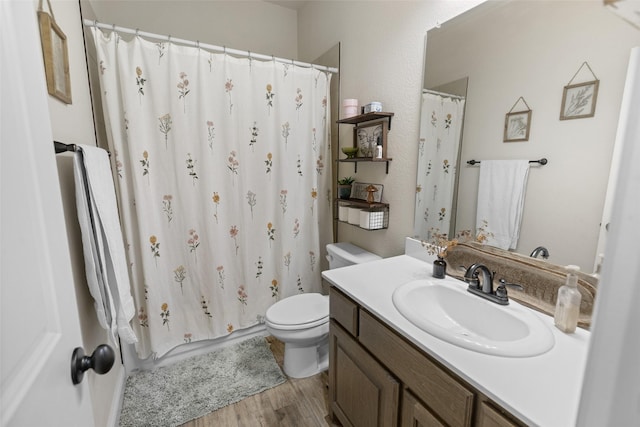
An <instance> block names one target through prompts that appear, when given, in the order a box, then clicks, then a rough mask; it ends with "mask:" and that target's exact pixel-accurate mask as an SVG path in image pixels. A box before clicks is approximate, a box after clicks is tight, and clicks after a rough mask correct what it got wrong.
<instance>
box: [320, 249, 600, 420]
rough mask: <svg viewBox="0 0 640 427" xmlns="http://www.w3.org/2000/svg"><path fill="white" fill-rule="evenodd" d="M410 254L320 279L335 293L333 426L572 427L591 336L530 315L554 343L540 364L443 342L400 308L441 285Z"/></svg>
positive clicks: (332, 272)
mask: <svg viewBox="0 0 640 427" xmlns="http://www.w3.org/2000/svg"><path fill="white" fill-rule="evenodd" d="M408 240H409V239H408ZM407 245H408V246H409V245H410V243H408V244H407ZM418 246H419V243H418ZM415 252H417V253H420V254H421V253H422V252H424V250H422V251H420V250H416V251H415ZM406 253H407V254H405V255H401V256H397V257H393V258H387V259H383V260H380V261H374V262H371V263H367V264H360V265H355V266H351V267H345V268H341V269H336V270H329V271H325V272H323V277H324V278H325V279H326V280H328V281H329V282H330V284H331V291H330V307H331V308H330V314H331V325H330V363H329V388H330V390H329V402H330V415H331V416H332V418H333V419H334V420H337V421H339V422H340V423H341V424H342V425H344V426H349V425H367V426H373V425H379V426H383V425H384V426H395V425H402V426H415V425H418V426H422V425H424V426H447V425H448V426H520V425H540V426H545V427H546V426H569V425H575V417H576V414H577V409H578V403H579V398H580V390H581V387H582V378H583V372H584V367H585V363H586V356H587V344H588V340H589V332H587V331H585V330H583V329H578V330H577V331H576V333H575V334H571V335H566V334H563V333H562V332H560V331H559V330H557V329H556V328H555V327H553V319H552V318H551V317H549V316H547V315H545V314H542V313H539V312H535V311H533V310H532V313H534V315H535V316H537V317H538V318H539V319H538V320H540V321H542V322H543V323H545V324H546V325H547V326H548V328H549V329H550V331H551V333H552V334H553V338H554V341H555V342H554V345H553V347H552V348H551V349H550V350H549V351H546V352H545V353H543V354H540V355H537V356H533V357H504V356H497V355H490V354H484V353H480V352H477V351H472V350H469V349H466V348H462V347H460V346H458V345H453V344H450V343H449V342H447V341H445V340H442V339H439V338H436V337H435V336H433V335H431V334H429V333H427V332H425V331H424V330H423V329H421V328H419V327H417V326H415V325H414V324H413V323H411V322H410V321H409V320H407V319H406V318H405V317H404V316H403V315H402V314H401V313H400V312H399V311H398V310H397V309H396V307H395V305H394V303H393V294H394V292H395V291H396V289H398V288H399V287H401V286H403V285H404V284H406V283H408V282H412V281H416V280H425V281H433V280H437V279H433V278H432V277H431V264H430V263H428V262H425V260H423V259H419V258H421V255H417V256H412V255H411V250H408V251H406ZM442 283H444V284H445V285H446V286H452V287H456V286H461V287H465V286H466V285H465V283H464V282H461V281H457V280H455V279H451V278H447V279H444V281H443V282H442ZM511 304H515V305H517V304H518V303H517V302H515V301H511ZM477 322H480V323H481V322H483V319H482V318H478V319H477Z"/></svg>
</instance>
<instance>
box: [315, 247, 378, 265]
mask: <svg viewBox="0 0 640 427" xmlns="http://www.w3.org/2000/svg"><path fill="white" fill-rule="evenodd" d="M379 259H382V257H380V256H378V255H376V254H373V253H371V252H369V251H365V250H364V249H362V248H361V247H359V246H356V245H353V244H351V243H347V242H340V243H329V244H328V245H327V260H328V261H329V269H330V270H333V269H334V268H340V267H346V266H348V265H354V264H362V263H364V262H370V261H376V260H379Z"/></svg>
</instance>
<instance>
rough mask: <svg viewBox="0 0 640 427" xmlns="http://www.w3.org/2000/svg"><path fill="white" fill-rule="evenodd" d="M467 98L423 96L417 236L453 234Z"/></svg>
mask: <svg viewBox="0 0 640 427" xmlns="http://www.w3.org/2000/svg"><path fill="white" fill-rule="evenodd" d="M464 102H465V101H464V99H458V97H454V98H452V97H446V96H440V95H436V94H432V93H423V94H422V113H421V120H420V140H419V141H418V179H417V185H416V210H415V212H416V214H415V215H416V217H415V221H414V231H413V234H414V237H416V238H421V239H430V237H431V234H432V232H433V231H437V232H438V233H446V234H449V227H450V224H451V206H452V203H453V193H454V189H455V182H456V170H457V167H458V165H457V162H458V151H459V147H460V134H461V132H462V121H463V115H464Z"/></svg>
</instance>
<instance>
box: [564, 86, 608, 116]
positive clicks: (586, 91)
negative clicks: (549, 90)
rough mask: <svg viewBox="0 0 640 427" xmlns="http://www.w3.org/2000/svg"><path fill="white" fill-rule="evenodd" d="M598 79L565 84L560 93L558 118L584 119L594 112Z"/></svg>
mask: <svg viewBox="0 0 640 427" xmlns="http://www.w3.org/2000/svg"><path fill="white" fill-rule="evenodd" d="M598 86H600V80H593V81H590V82H584V83H578V84H573V85H567V86H565V87H564V92H563V93H562V108H561V109H560V120H571V119H584V118H587V117H593V116H594V115H595V114H596V102H597V100H598Z"/></svg>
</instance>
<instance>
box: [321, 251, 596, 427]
mask: <svg viewBox="0 0 640 427" xmlns="http://www.w3.org/2000/svg"><path fill="white" fill-rule="evenodd" d="M322 276H323V277H324V278H325V279H326V280H328V281H329V282H330V283H331V284H332V285H334V286H336V287H337V288H339V289H340V290H341V291H343V292H344V293H345V294H347V295H349V296H350V297H351V298H352V299H353V300H355V301H356V302H358V303H359V304H360V305H361V306H363V307H365V308H366V309H367V310H369V311H370V312H371V313H373V314H375V315H376V316H377V317H378V318H380V319H381V320H383V321H385V322H386V323H387V324H388V325H389V326H390V327H391V328H393V329H394V330H395V331H396V332H398V333H399V334H400V335H402V336H404V337H405V338H407V339H408V340H409V341H411V342H412V343H414V344H415V345H416V346H418V347H419V348H421V349H422V350H424V351H425V352H426V353H428V354H429V355H431V356H432V357H434V358H435V359H437V360H438V361H439V362H441V363H442V364H443V365H445V366H446V367H447V368H449V369H450V370H452V371H453V372H455V373H456V374H457V375H459V376H460V377H461V378H463V379H464V380H465V381H467V382H468V383H469V384H471V385H472V386H474V387H475V388H477V389H478V390H480V391H481V392H482V393H484V394H485V395H487V396H488V397H490V398H491V399H493V400H494V401H495V402H496V403H498V404H499V405H501V406H502V407H503V408H505V409H506V410H508V411H509V412H511V413H512V414H513V415H515V416H516V417H518V418H519V419H520V420H522V421H523V422H525V423H527V424H528V425H539V426H543V427H552V426H559V427H566V426H572V425H575V421H576V415H577V413H578V405H579V399H580V391H581V389H582V379H583V375H584V369H585V366H586V360H587V347H588V342H589V336H590V334H589V332H588V331H585V330H583V329H581V328H578V329H577V330H576V333H574V334H564V333H563V332H561V331H559V330H558V329H557V328H556V327H555V326H553V318H552V317H550V316H547V315H544V314H542V313H538V312H535V311H533V310H532V311H533V312H534V313H535V314H536V315H538V316H539V317H540V318H541V319H543V321H544V322H545V323H546V324H547V325H549V327H550V329H551V330H552V332H553V335H554V338H555V345H554V346H553V348H552V349H551V350H549V351H548V352H547V353H544V354H542V355H539V356H535V357H523V358H512V357H501V356H491V355H486V354H482V353H478V352H474V351H471V350H467V349H464V348H461V347H457V346H455V345H453V344H449V343H448V342H445V341H442V340H440V339H438V338H436V337H434V336H432V335H430V334H428V333H427V332H424V331H422V330H421V329H419V328H418V327H416V326H414V325H413V323H411V322H409V321H408V320H407V319H406V318H405V317H404V316H402V315H401V314H400V312H399V311H398V310H397V309H396V308H395V306H394V305H393V302H392V295H393V292H394V291H395V290H396V288H398V287H399V286H401V285H403V284H405V283H407V282H410V281H413V280H419V279H427V280H438V279H433V277H432V276H431V264H429V263H427V262H424V261H421V260H418V259H416V258H414V257H411V256H408V255H400V256H396V257H392V258H386V259H382V260H380V261H373V262H369V263H366V264H359V265H354V266H350V267H344V268H338V269H335V270H327V271H324V272H323V273H322ZM444 280H446V281H449V280H451V284H452V286H456V285H458V284H459V286H462V287H466V284H465V283H464V282H462V281H458V280H455V279H451V278H447V279H444ZM511 304H518V303H517V302H515V301H511ZM478 322H482V319H480V318H479V319H478ZM390 368H392V367H390Z"/></svg>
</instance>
